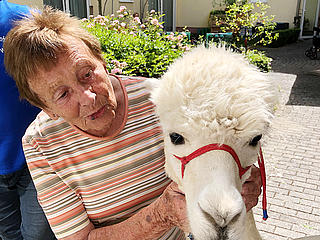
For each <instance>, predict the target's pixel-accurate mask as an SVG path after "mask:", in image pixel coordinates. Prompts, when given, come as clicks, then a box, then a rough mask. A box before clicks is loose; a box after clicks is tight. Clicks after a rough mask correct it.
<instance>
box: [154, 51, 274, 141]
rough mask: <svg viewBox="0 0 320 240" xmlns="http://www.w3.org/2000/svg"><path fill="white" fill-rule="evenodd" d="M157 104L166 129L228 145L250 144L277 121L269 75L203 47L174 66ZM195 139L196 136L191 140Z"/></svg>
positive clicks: (158, 92)
mask: <svg viewBox="0 0 320 240" xmlns="http://www.w3.org/2000/svg"><path fill="white" fill-rule="evenodd" d="M158 84H159V86H158V87H157V88H156V89H155V90H154V91H153V94H152V99H153V102H154V103H155V104H156V106H157V113H158V115H159V116H160V120H161V121H163V122H164V124H163V126H164V128H166V129H168V130H169V129H170V125H171V124H170V122H174V126H180V131H181V132H182V133H183V132H188V129H190V128H191V129H193V131H194V134H197V135H200V134H201V135H203V136H204V137H205V136H207V135H211V136H212V135H215V137H216V139H217V141H218V142H221V143H222V142H224V141H225V140H226V139H229V138H232V139H248V140H249V139H250V138H251V137H254V136H255V135H256V134H258V133H259V134H260V133H263V132H264V130H265V128H266V126H267V125H268V124H269V122H270V120H271V118H272V114H271V112H272V109H273V107H274V105H275V103H276V97H275V91H273V90H272V89H271V84H270V82H269V81H268V79H267V78H266V76H265V74H264V73H261V72H259V71H258V69H256V68H255V67H253V66H252V65H249V63H248V61H247V60H246V59H245V58H244V57H243V56H242V55H241V54H238V53H234V52H232V51H231V50H226V49H225V48H216V47H211V48H210V49H206V48H204V47H198V48H195V49H194V50H192V51H191V52H189V53H187V54H185V55H184V56H183V57H182V58H180V59H178V60H177V61H176V62H175V63H174V64H172V65H171V66H170V68H169V70H168V71H167V72H166V73H165V74H164V76H163V77H162V79H161V81H160V82H159V83H158ZM190 137H192V136H190Z"/></svg>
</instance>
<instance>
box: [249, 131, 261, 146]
mask: <svg viewBox="0 0 320 240" xmlns="http://www.w3.org/2000/svg"><path fill="white" fill-rule="evenodd" d="M261 138H262V134H259V135H257V136H255V137H254V138H252V139H251V141H250V142H249V145H250V146H252V147H255V146H257V145H258V142H259V141H260V139H261Z"/></svg>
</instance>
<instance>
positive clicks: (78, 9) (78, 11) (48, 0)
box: [43, 0, 88, 18]
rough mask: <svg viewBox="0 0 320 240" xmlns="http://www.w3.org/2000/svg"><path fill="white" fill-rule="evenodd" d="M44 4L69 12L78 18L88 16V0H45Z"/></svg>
mask: <svg viewBox="0 0 320 240" xmlns="http://www.w3.org/2000/svg"><path fill="white" fill-rule="evenodd" d="M43 4H44V5H49V6H52V7H54V8H57V9H60V10H62V11H65V12H68V13H70V14H71V15H73V16H77V17H78V18H86V17H88V1H87V0H43Z"/></svg>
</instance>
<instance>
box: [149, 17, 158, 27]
mask: <svg viewBox="0 0 320 240" xmlns="http://www.w3.org/2000/svg"><path fill="white" fill-rule="evenodd" d="M150 22H151V24H152V25H158V24H159V21H158V19H156V18H153V19H152V20H151V21H150Z"/></svg>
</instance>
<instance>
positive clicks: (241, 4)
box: [217, 0, 278, 48]
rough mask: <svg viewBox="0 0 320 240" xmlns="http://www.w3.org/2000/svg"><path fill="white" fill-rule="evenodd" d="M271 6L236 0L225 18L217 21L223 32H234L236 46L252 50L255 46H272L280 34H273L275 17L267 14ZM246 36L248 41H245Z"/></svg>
mask: <svg viewBox="0 0 320 240" xmlns="http://www.w3.org/2000/svg"><path fill="white" fill-rule="evenodd" d="M268 8H269V5H267V4H264V3H261V2H256V3H249V2H247V1H242V0H236V1H235V2H234V3H233V4H230V5H228V7H227V8H226V16H225V18H223V19H221V20H220V21H219V20H218V21H217V25H220V28H221V30H222V31H223V32H232V33H233V36H234V43H235V45H237V46H238V47H239V46H244V47H245V48H247V44H248V47H249V48H250V45H251V46H255V45H266V44H271V42H272V41H273V40H274V39H277V37H278V34H277V33H275V34H272V31H273V30H274V28H275V27H276V23H275V22H273V19H274V16H268V15H267V14H266V12H267V9H268ZM244 36H246V41H244V40H243V38H244Z"/></svg>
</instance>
